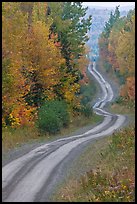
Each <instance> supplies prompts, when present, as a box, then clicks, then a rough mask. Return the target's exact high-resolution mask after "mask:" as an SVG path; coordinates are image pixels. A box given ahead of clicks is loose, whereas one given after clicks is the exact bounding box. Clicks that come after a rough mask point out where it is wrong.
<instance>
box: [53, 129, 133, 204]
mask: <svg viewBox="0 0 137 204" xmlns="http://www.w3.org/2000/svg"><path fill="white" fill-rule="evenodd" d="M134 140H135V132H134V126H130V127H128V128H125V129H124V130H121V131H120V132H117V133H115V134H114V135H113V136H110V137H104V138H102V139H98V140H96V141H95V142H94V143H91V144H90V145H88V147H87V148H86V149H84V151H83V153H82V154H81V156H80V157H79V159H77V160H76V161H75V163H74V164H73V167H72V170H71V173H70V175H69V176H68V178H67V179H66V180H65V182H64V184H62V186H61V187H60V188H58V189H59V190H57V192H56V194H55V195H54V196H53V198H52V200H53V201H56V202H133V201H134V199H135V195H134V189H135V183H134V179H135V149H134V147H135V143H134V142H135V141H134ZM81 170H82V172H85V173H82V175H80V172H81ZM78 175H79V178H78Z"/></svg>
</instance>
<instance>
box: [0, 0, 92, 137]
mask: <svg viewBox="0 0 137 204" xmlns="http://www.w3.org/2000/svg"><path fill="white" fill-rule="evenodd" d="M86 10H87V8H83V7H82V3H80V2H57V3H56V4H55V3H54V2H11V3H10V2H8V3H7V2H3V4H2V24H3V27H2V70H3V71H2V122H3V127H11V128H19V127H24V126H30V127H33V126H37V127H38V128H39V129H40V130H43V131H47V132H49V131H51V130H52V132H53V133H56V132H57V131H58V130H60V128H61V127H63V126H66V125H67V124H68V123H69V117H70V115H78V114H83V113H86V112H89V107H88V106H87V107H85V106H83V104H81V100H82V96H81V94H80V87H81V84H82V83H83V81H84V80H86V76H84V74H83V73H84V72H85V69H86V66H87V65H88V60H87V58H86V57H85V55H86V53H87V51H88V48H87V47H86V46H85V42H86V41H87V40H88V36H87V32H88V30H89V29H90V26H91V16H89V17H88V18H87V19H84V16H85V14H86ZM63 108H64V112H63V111H62V110H63ZM86 108H87V109H86ZM45 113H46V114H45ZM89 114H90V113H89Z"/></svg>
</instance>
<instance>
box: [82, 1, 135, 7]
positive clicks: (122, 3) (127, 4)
mask: <svg viewBox="0 0 137 204" xmlns="http://www.w3.org/2000/svg"><path fill="white" fill-rule="evenodd" d="M83 5H84V6H92V7H93V6H103V7H116V6H118V5H120V7H122V6H124V7H125V6H135V2H83Z"/></svg>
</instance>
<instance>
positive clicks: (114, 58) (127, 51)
mask: <svg viewBox="0 0 137 204" xmlns="http://www.w3.org/2000/svg"><path fill="white" fill-rule="evenodd" d="M99 48H100V58H101V61H102V62H103V66H104V68H105V69H106V71H107V72H110V73H114V74H115V75H116V76H117V78H118V79H119V82H120V85H121V91H120V95H121V96H122V97H124V99H125V100H127V101H128V100H133V101H134V100H135V11H134V10H131V11H129V13H128V14H127V16H126V17H120V12H119V8H118V7H116V10H115V12H114V14H113V13H111V15H110V18H109V21H108V22H107V23H106V25H105V27H104V31H103V32H102V34H101V36H100V39H99Z"/></svg>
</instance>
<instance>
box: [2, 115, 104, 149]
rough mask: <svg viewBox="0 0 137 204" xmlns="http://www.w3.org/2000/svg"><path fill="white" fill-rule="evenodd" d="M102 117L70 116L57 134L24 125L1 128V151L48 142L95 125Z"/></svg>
mask: <svg viewBox="0 0 137 204" xmlns="http://www.w3.org/2000/svg"><path fill="white" fill-rule="evenodd" d="M102 120H103V117H100V116H99V115H96V114H93V115H92V117H91V118H86V117H84V116H78V117H76V118H72V120H71V123H70V125H69V127H68V128H63V129H62V130H61V132H60V133H58V134H57V135H49V134H48V133H46V134H40V133H39V131H38V129H37V128H36V127H33V128H30V127H24V128H20V129H11V128H7V129H5V128H4V129H3V130H2V147H3V151H8V150H11V149H13V148H16V147H20V146H21V145H22V144H24V143H37V142H48V141H51V140H53V139H57V138H60V137H63V136H65V135H69V134H70V135H71V134H72V133H73V132H75V131H77V130H79V129H80V128H83V127H85V126H88V125H95V124H96V123H97V122H101V121H102Z"/></svg>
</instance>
